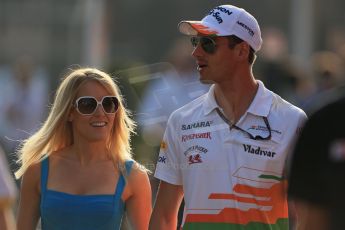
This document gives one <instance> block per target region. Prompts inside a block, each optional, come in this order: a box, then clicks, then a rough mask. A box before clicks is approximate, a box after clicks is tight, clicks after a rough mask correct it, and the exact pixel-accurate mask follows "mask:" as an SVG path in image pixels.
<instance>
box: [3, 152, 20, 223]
mask: <svg viewBox="0 0 345 230" xmlns="http://www.w3.org/2000/svg"><path fill="white" fill-rule="evenodd" d="M16 195H17V189H16V186H15V184H14V181H13V178H12V177H11V175H10V174H9V171H8V167H7V161H6V158H5V155H4V152H3V150H2V148H1V147H0V229H1V230H13V229H15V220H14V215H13V210H12V205H13V204H14V203H15V201H16Z"/></svg>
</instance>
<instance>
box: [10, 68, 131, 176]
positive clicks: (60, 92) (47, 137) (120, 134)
mask: <svg viewBox="0 0 345 230" xmlns="http://www.w3.org/2000/svg"><path fill="white" fill-rule="evenodd" d="M91 80H93V81H97V82H99V83H100V84H102V85H103V86H104V87H105V88H106V89H107V91H108V92H109V93H110V94H111V95H114V96H116V97H117V98H118V99H119V109H118V111H117V112H116V114H115V119H114V124H113V128H112V131H111V135H110V137H109V139H108V142H107V146H106V147H107V150H108V153H109V154H110V157H111V159H112V160H113V161H114V162H115V163H117V164H118V166H120V170H121V171H125V170H123V169H124V165H125V164H124V163H125V161H126V160H129V159H132V156H131V146H130V136H131V134H132V133H134V129H135V126H136V125H135V122H134V121H133V120H132V119H131V118H130V112H129V111H128V110H127V109H126V108H125V107H124V102H123V97H122V95H121V94H120V89H119V87H118V86H117V85H116V84H115V82H114V80H113V79H112V78H111V77H110V76H109V75H108V74H106V73H104V72H102V71H100V70H98V69H94V68H80V69H76V70H72V71H71V72H70V73H69V74H67V75H66V76H65V77H64V78H63V80H62V82H61V84H60V86H59V87H58V89H57V91H56V94H55V100H54V103H53V105H52V107H51V110H50V113H49V115H48V118H47V119H46V121H45V122H44V123H43V125H42V127H41V128H40V129H39V130H38V131H37V132H36V133H35V134H33V135H32V136H31V137H29V138H28V139H26V140H24V141H23V143H22V145H21V147H20V148H19V150H18V153H19V160H18V161H19V163H21V167H20V168H19V169H18V170H17V171H16V173H15V176H16V178H20V177H21V176H22V175H23V174H24V173H25V171H26V170H27V169H28V168H29V166H30V165H32V164H35V163H38V162H40V161H41V160H42V159H44V158H46V157H48V156H49V155H50V154H51V153H52V152H54V151H57V150H60V149H62V148H65V147H67V146H70V145H72V144H73V133H72V125H71V123H70V122H69V121H68V116H69V114H70V111H71V109H72V107H73V103H74V101H75V100H76V96H77V93H78V90H79V88H80V86H81V85H82V84H83V83H84V82H87V81H91Z"/></svg>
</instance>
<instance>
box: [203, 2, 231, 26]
mask: <svg viewBox="0 0 345 230" xmlns="http://www.w3.org/2000/svg"><path fill="white" fill-rule="evenodd" d="M216 10H219V11H220V12H223V13H226V14H228V15H231V14H232V12H231V11H230V10H228V9H226V8H224V7H220V6H218V7H216V8H214V9H212V10H211V11H210V13H209V14H208V15H212V16H213V17H214V18H215V19H216V20H217V21H218V23H219V24H220V23H222V22H223V19H222V17H221V16H220V15H219V14H220V12H215V11H216Z"/></svg>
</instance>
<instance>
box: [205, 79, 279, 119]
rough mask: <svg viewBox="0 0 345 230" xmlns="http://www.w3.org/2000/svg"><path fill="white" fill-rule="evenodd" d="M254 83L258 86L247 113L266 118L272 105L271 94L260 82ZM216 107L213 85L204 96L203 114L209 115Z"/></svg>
mask: <svg viewBox="0 0 345 230" xmlns="http://www.w3.org/2000/svg"><path fill="white" fill-rule="evenodd" d="M256 81H257V82H258V84H259V87H258V91H257V92H256V95H255V97H254V100H253V101H252V103H251V104H250V106H249V108H248V110H247V113H252V114H254V115H257V116H263V117H267V116H268V114H269V111H270V109H271V105H272V100H273V96H272V92H271V91H269V90H268V89H267V88H265V86H264V84H263V83H262V82H261V81H259V80H256ZM217 107H219V106H218V104H217V102H216V98H215V96H214V85H212V86H211V87H210V89H209V91H208V93H207V94H206V100H205V102H204V104H203V109H204V114H205V115H207V114H209V113H210V112H212V111H213V110H214V109H216V108H217Z"/></svg>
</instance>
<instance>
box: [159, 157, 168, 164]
mask: <svg viewBox="0 0 345 230" xmlns="http://www.w3.org/2000/svg"><path fill="white" fill-rule="evenodd" d="M166 160H167V158H166V157H165V156H159V157H158V163H163V164H165V163H166Z"/></svg>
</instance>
